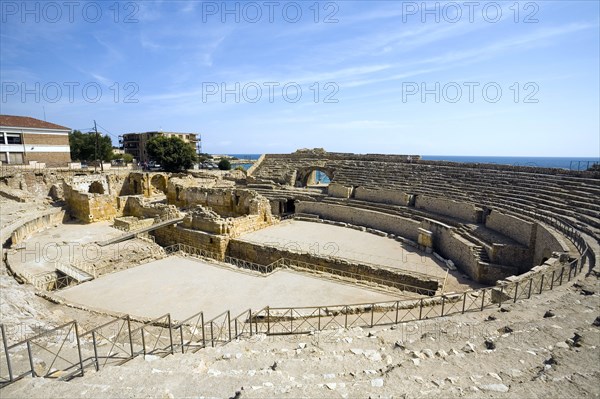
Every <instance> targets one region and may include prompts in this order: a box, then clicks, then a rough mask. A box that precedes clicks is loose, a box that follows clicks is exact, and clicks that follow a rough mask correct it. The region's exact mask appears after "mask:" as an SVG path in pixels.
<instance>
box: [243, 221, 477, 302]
mask: <svg viewBox="0 0 600 399" xmlns="http://www.w3.org/2000/svg"><path fill="white" fill-rule="evenodd" d="M239 240H242V241H247V242H253V243H260V244H264V245H270V246H273V247H277V248H280V249H289V250H295V251H301V252H308V253H314V254H316V255H322V256H333V257H336V258H341V259H346V260H349V261H354V262H358V263H367V264H371V265H375V266H383V267H387V268H395V269H402V270H406V271H410V272H417V273H421V274H427V275H430V276H434V277H436V278H439V279H443V278H445V277H446V270H447V268H446V266H445V265H444V264H443V263H442V262H440V261H439V260H437V259H435V258H434V257H433V256H430V255H428V254H425V253H423V252H421V251H417V250H416V249H415V248H412V247H410V246H407V245H404V244H402V243H401V242H398V241H396V240H393V239H391V238H387V237H381V236H378V235H375V234H371V233H368V232H364V231H359V230H354V229H350V228H346V227H341V226H334V225H330V224H323V223H315V222H304V221H298V220H289V221H286V222H283V223H281V224H278V225H275V226H271V227H267V228H265V229H261V230H258V231H255V232H252V233H248V234H243V235H242V236H240V237H239ZM479 286H480V285H478V284H476V283H474V282H473V281H470V280H466V279H465V278H464V277H463V275H462V273H460V272H449V273H448V279H447V281H446V287H445V291H450V290H452V291H457V290H465V289H468V288H472V287H473V288H475V287H479Z"/></svg>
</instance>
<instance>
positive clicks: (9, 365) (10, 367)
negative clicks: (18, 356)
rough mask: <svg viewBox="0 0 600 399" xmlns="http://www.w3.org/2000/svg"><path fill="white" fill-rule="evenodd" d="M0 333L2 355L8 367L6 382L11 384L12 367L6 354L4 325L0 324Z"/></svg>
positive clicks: (6, 343) (6, 344) (6, 345)
mask: <svg viewBox="0 0 600 399" xmlns="http://www.w3.org/2000/svg"><path fill="white" fill-rule="evenodd" d="M0 333H2V345H3V346H4V353H5V354H6V366H7V367H8V380H9V381H11V382H12V380H13V375H12V366H11V364H10V356H9V354H8V341H7V340H6V330H4V324H0Z"/></svg>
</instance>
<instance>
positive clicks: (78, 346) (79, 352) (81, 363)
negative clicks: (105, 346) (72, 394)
mask: <svg viewBox="0 0 600 399" xmlns="http://www.w3.org/2000/svg"><path fill="white" fill-rule="evenodd" d="M73 325H74V326H75V338H76V339H77V354H78V355H79V367H81V376H82V377H83V375H84V374H85V372H84V371H83V356H81V342H79V329H78V328H77V322H73Z"/></svg>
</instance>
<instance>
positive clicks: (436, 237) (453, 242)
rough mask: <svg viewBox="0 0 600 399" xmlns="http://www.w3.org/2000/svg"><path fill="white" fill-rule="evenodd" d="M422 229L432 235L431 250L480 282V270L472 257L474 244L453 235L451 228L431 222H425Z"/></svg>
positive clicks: (473, 256)
mask: <svg viewBox="0 0 600 399" xmlns="http://www.w3.org/2000/svg"><path fill="white" fill-rule="evenodd" d="M422 227H423V228H424V229H426V230H429V231H431V232H432V233H433V248H434V250H435V252H437V253H438V254H440V255H442V256H443V257H444V258H447V259H452V261H453V262H454V264H455V265H456V266H457V267H458V268H459V269H461V270H462V271H463V272H464V273H466V274H467V275H469V277H471V278H472V279H473V280H475V281H480V279H481V270H480V268H479V264H478V260H477V258H476V257H475V255H474V249H475V244H473V243H472V242H470V241H467V240H466V239H464V238H463V237H461V236H459V235H458V234H455V233H454V232H453V229H452V227H450V226H447V225H445V224H443V223H439V222H435V221H433V220H425V221H423V222H422Z"/></svg>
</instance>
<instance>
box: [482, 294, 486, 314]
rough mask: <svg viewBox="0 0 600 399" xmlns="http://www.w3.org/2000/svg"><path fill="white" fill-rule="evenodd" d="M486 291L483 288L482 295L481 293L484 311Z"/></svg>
mask: <svg viewBox="0 0 600 399" xmlns="http://www.w3.org/2000/svg"><path fill="white" fill-rule="evenodd" d="M485 291H486V290H483V292H482V295H481V311H483V307H484V304H485Z"/></svg>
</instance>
